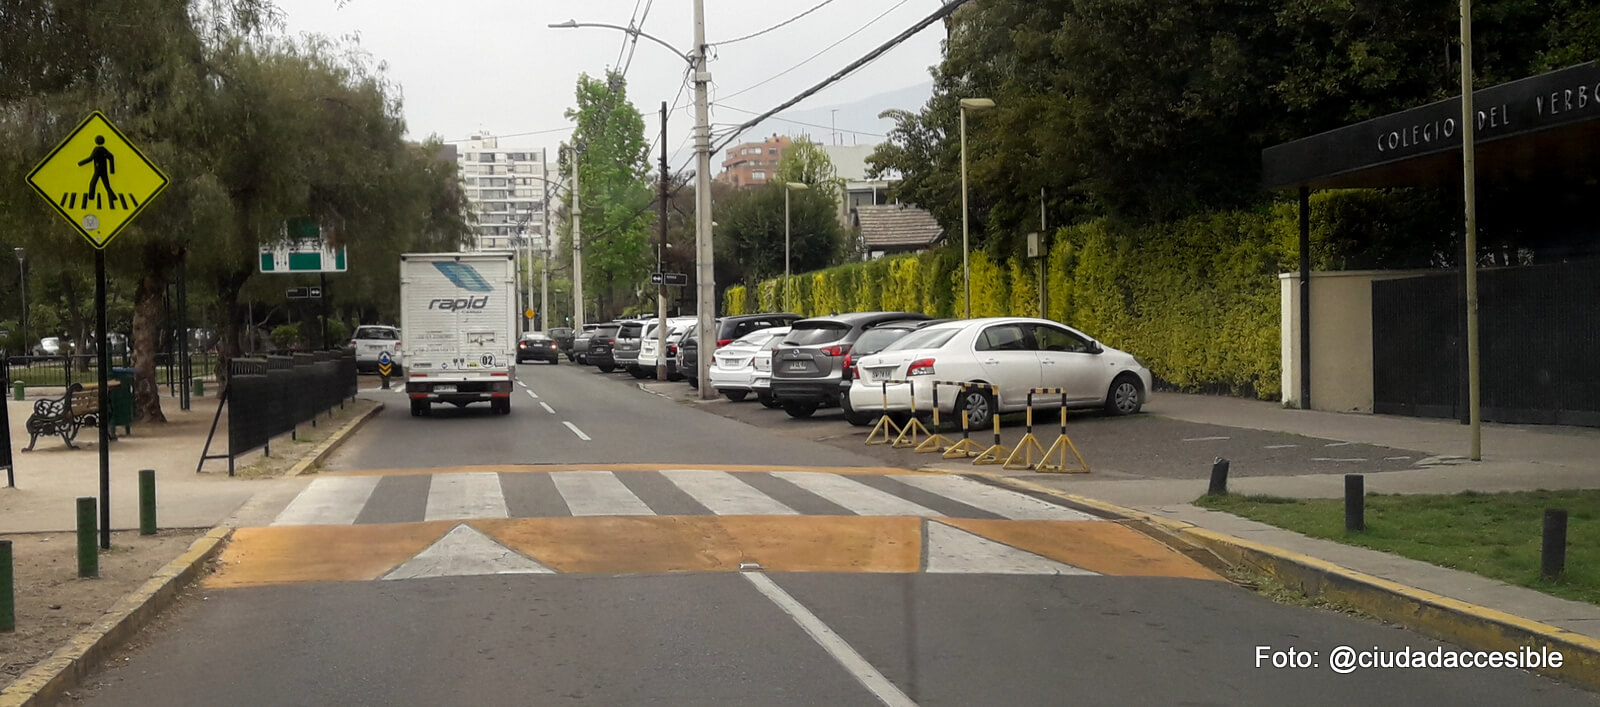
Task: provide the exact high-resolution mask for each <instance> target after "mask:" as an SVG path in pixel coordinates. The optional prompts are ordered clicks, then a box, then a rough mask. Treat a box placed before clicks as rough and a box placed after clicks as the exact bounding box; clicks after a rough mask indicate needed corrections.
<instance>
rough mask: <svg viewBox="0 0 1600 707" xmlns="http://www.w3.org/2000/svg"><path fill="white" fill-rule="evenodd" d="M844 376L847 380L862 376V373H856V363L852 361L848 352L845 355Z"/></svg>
mask: <svg viewBox="0 0 1600 707" xmlns="http://www.w3.org/2000/svg"><path fill="white" fill-rule="evenodd" d="M844 377H845V380H849V379H851V378H860V377H861V376H860V374H858V373H856V367H855V363H854V362H852V361H851V359H850V354H848V353H847V354H845V355H844Z"/></svg>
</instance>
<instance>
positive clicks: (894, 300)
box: [723, 195, 1338, 399]
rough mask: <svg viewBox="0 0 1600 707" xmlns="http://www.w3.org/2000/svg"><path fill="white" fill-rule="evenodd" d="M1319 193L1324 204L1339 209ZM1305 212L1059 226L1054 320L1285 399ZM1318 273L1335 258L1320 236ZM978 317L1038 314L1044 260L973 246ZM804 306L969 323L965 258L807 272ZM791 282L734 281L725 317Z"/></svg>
mask: <svg viewBox="0 0 1600 707" xmlns="http://www.w3.org/2000/svg"><path fill="white" fill-rule="evenodd" d="M1336 198H1337V197H1336V196H1334V195H1319V197H1318V200H1317V201H1315V202H1313V208H1314V217H1315V211H1316V210H1319V209H1321V210H1328V209H1331V208H1337V206H1338V204H1337V203H1330V200H1333V199H1336ZM1297 219H1298V216H1297V214H1296V209H1295V207H1294V205H1293V204H1292V203H1289V204H1278V205H1275V206H1272V207H1270V208H1267V209H1264V210H1263V211H1261V212H1244V211H1232V212H1222V213H1214V214H1206V215H1202V216H1195V217H1191V218H1188V219H1185V220H1182V221H1177V222H1172V223H1165V224H1155V225H1150V226H1143V227H1137V228H1135V227H1128V226H1122V225H1118V224H1114V223H1111V222H1108V221H1094V222H1090V223H1086V224H1082V225H1077V226H1072V227H1067V228H1062V229H1058V230H1057V231H1056V232H1055V233H1054V237H1053V239H1052V241H1051V246H1050V250H1049V253H1048V258H1047V267H1048V269H1047V271H1046V277H1047V279H1048V287H1049V290H1048V293H1047V294H1048V307H1049V312H1048V315H1049V318H1050V319H1054V320H1056V321H1060V322H1065V323H1067V324H1070V325H1072V326H1074V327H1077V328H1079V329H1082V330H1083V331H1085V332H1087V333H1088V334H1090V335H1092V336H1095V337H1097V338H1099V339H1100V340H1101V341H1104V342H1105V343H1106V344H1108V345H1110V346H1114V347H1117V348H1120V349H1123V350H1126V351H1129V352H1130V353H1133V354H1135V355H1137V356H1138V357H1139V360H1140V361H1142V362H1144V364H1145V365H1146V366H1149V367H1150V369H1151V370H1152V371H1153V372H1154V373H1155V375H1156V376H1157V377H1159V378H1161V379H1162V380H1164V381H1165V382H1166V383H1168V384H1169V385H1171V386H1173V387H1175V388H1178V389H1180V390H1189V391H1210V392H1224V391H1225V392H1231V393H1232V394H1235V395H1246V396H1256V397H1260V398H1263V399H1275V398H1277V397H1278V396H1279V394H1280V392H1281V380H1280V372H1279V356H1280V352H1279V345H1280V340H1279V316H1280V303H1279V297H1280V294H1279V292H1280V290H1279V288H1280V285H1279V280H1278V274H1279V273H1280V272H1286V271H1289V270H1291V269H1293V268H1294V267H1296V261H1297V259H1298V257H1299V255H1298V249H1297V245H1296V242H1297V240H1298V238H1297V233H1298V231H1297ZM1313 238H1314V241H1315V245H1314V247H1315V253H1314V255H1315V256H1316V257H1315V258H1314V260H1315V261H1316V262H1317V263H1318V267H1322V266H1323V264H1325V263H1326V262H1328V261H1329V260H1330V259H1331V258H1332V257H1334V254H1332V253H1331V252H1329V249H1328V247H1327V246H1325V245H1323V243H1325V242H1326V241H1327V240H1328V234H1326V233H1322V232H1317V233H1314V234H1313ZM969 257H970V267H971V268H972V313H973V316H978V317H989V316H1036V315H1037V314H1038V303H1039V292H1038V279H1037V278H1038V273H1037V270H1036V269H1035V268H1036V267H1038V265H1037V263H1036V262H1034V261H1033V260H1030V259H1028V258H1025V257H1013V258H1009V259H1006V260H998V261H997V260H995V259H994V258H993V257H991V256H990V255H988V254H986V253H984V252H983V251H981V250H974V251H973V252H972V253H971V254H970V256H969ZM790 287H791V288H792V296H793V303H794V306H793V307H792V308H791V309H793V310H794V311H797V312H799V313H800V314H804V315H807V316H818V315H823V314H829V313H832V312H845V311H867V310H876V309H883V310H906V311H915V312H923V313H926V314H929V315H931V316H935V317H959V316H961V314H962V311H961V310H962V308H963V302H962V301H961V298H962V289H961V252H960V250H959V249H956V248H950V247H945V248H940V249H937V250H933V251H929V252H926V253H921V254H918V255H906V256H896V257H890V258H882V259H879V260H874V261H870V262H866V263H852V264H849V265H843V266H839V267H835V268H829V269H827V270H821V271H817V272H812V273H804V274H799V275H795V276H794V279H793V281H792V282H791V284H790ZM782 293H783V282H782V279H781V278H779V279H775V280H768V281H765V282H762V283H760V284H759V285H757V286H756V288H755V290H754V292H753V291H752V290H751V289H750V288H748V287H744V286H736V287H730V288H728V290H727V291H726V296H725V299H724V303H723V309H724V312H725V313H727V314H739V313H746V312H753V311H778V310H780V309H782V307H781V304H782Z"/></svg>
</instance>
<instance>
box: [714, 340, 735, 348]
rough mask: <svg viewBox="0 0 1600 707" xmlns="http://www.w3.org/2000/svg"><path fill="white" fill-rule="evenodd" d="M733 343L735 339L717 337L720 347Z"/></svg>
mask: <svg viewBox="0 0 1600 707" xmlns="http://www.w3.org/2000/svg"><path fill="white" fill-rule="evenodd" d="M731 343H733V339H717V347H718V348H721V347H723V346H727V345H728V344H731Z"/></svg>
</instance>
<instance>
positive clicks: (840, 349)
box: [822, 344, 850, 357]
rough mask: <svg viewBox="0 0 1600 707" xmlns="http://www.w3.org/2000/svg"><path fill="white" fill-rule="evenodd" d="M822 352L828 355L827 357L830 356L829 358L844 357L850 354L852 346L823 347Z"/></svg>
mask: <svg viewBox="0 0 1600 707" xmlns="http://www.w3.org/2000/svg"><path fill="white" fill-rule="evenodd" d="M822 352H823V353H825V354H827V355H829V356H835V357H838V356H843V355H845V354H848V353H850V345H849V344H834V345H833V346H825V347H823V349H822Z"/></svg>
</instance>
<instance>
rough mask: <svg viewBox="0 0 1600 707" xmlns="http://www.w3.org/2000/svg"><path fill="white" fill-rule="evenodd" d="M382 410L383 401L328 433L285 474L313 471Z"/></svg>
mask: <svg viewBox="0 0 1600 707" xmlns="http://www.w3.org/2000/svg"><path fill="white" fill-rule="evenodd" d="M380 412H383V403H378V404H376V405H374V406H372V407H371V408H368V409H367V411H366V412H363V413H361V414H360V415H358V416H356V419H354V420H351V421H349V422H347V423H345V426H344V427H341V428H339V429H338V430H337V431H335V432H334V433H333V434H331V435H328V438H327V439H325V440H322V443H321V444H319V445H317V448H316V449H314V450H312V452H311V454H310V455H309V456H307V457H306V458H304V459H301V460H300V461H298V462H295V465H294V466H291V467H289V470H288V471H287V472H285V473H284V476H304V475H306V474H309V473H311V471H312V470H313V469H315V468H317V465H318V464H321V463H322V460H324V459H327V458H328V455H330V454H332V453H333V450H335V449H338V448H339V445H341V444H344V441H345V439H347V438H348V437H349V436H350V435H352V434H355V431H356V430H359V429H361V426H362V425H365V424H367V421H368V420H371V419H372V418H374V417H377V416H378V413H380Z"/></svg>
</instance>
